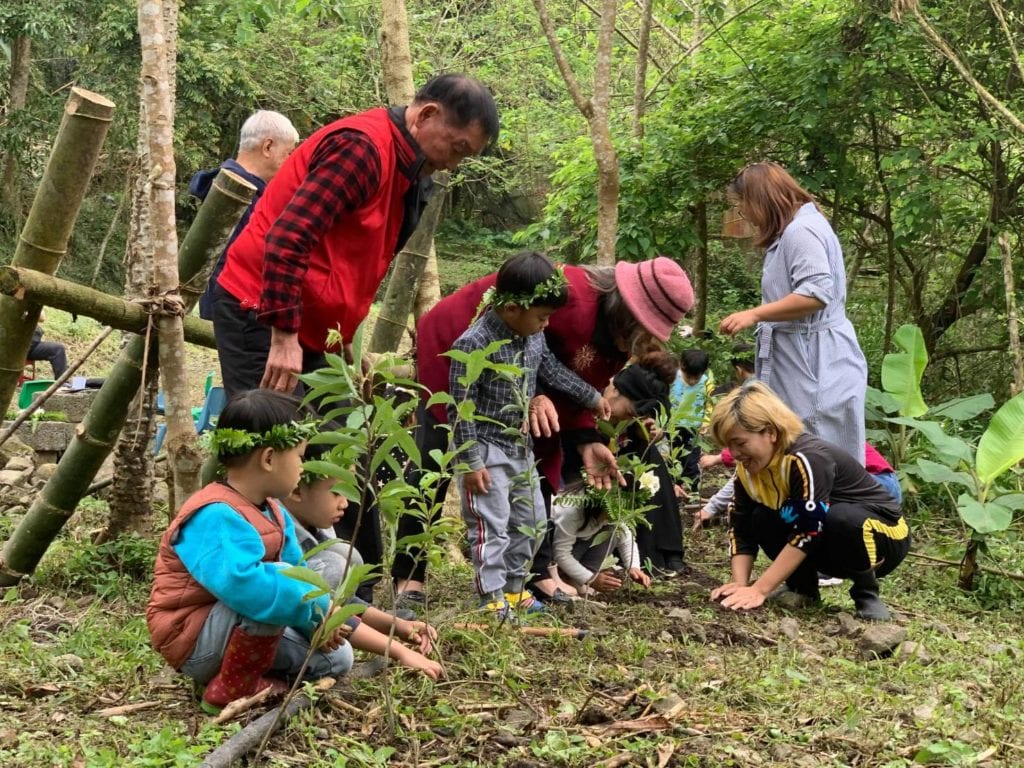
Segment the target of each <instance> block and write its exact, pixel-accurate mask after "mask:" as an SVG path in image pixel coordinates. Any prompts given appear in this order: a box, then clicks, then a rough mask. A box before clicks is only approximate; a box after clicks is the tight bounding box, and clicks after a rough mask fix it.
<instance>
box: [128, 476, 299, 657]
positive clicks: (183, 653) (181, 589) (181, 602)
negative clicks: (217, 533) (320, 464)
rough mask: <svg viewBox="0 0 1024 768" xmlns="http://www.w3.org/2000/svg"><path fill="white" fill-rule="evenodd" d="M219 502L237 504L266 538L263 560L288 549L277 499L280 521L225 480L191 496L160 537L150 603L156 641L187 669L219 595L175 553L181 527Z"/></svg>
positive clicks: (149, 615)
mask: <svg viewBox="0 0 1024 768" xmlns="http://www.w3.org/2000/svg"><path fill="white" fill-rule="evenodd" d="M217 502H224V503H225V504H228V505H229V506H231V508H232V509H234V510H235V511H236V512H238V514H240V515H241V516H242V517H244V518H245V520H246V522H247V523H249V525H251V526H252V527H253V528H255V529H256V531H257V532H258V533H259V535H260V538H261V539H263V548H264V550H265V552H264V554H263V562H265V563H269V562H276V561H278V560H280V559H281V551H282V550H283V549H284V525H285V521H284V515H283V514H282V512H281V508H280V507H279V506H278V504H277V502H276V501H274V500H272V499H267V504H268V505H269V506H270V509H271V511H272V512H273V514H274V520H269V519H267V517H266V516H265V515H264V514H263V512H262V511H261V510H260V509H259V508H258V507H257V506H256V505H255V504H253V503H252V502H251V501H249V500H248V499H247V498H245V497H244V496H242V495H241V494H240V493H238V492H237V491H235V490H234V489H232V488H230V487H228V486H226V485H224V484H223V483H210V484H209V485H208V486H206V487H205V488H203V489H202V490H201V491H199V493H196V494H193V495H192V496H191V497H189V500H188V501H186V502H185V505H184V506H183V507H182V508H181V511H180V512H178V514H177V516H176V517H175V518H174V520H172V521H171V524H170V525H169V526H168V527H167V530H166V531H164V535H163V536H162V537H161V539H160V549H159V550H158V552H157V556H156V568H155V569H154V573H153V591H152V592H151V593H150V596H149V604H148V605H147V606H146V625H147V626H148V627H149V637H150V642H151V643H152V644H153V648H155V649H156V650H157V652H159V653H160V654H161V655H162V656H163V657H164V658H165V659H167V662H168V663H169V664H170V665H171V666H172V667H174V668H175V669H181V665H182V664H184V663H185V662H186V661H188V657H189V656H191V655H192V649H193V648H194V647H195V644H196V639H197V638H198V637H199V632H200V630H201V629H202V628H203V624H204V623H205V622H206V617H207V616H209V615H210V611H211V610H212V609H213V606H214V605H216V603H217V598H216V597H214V596H213V595H211V594H210V593H209V592H207V591H206V589H205V588H204V587H203V585H202V584H200V583H199V582H198V581H196V580H195V579H193V578H192V574H190V573H189V572H188V570H187V569H186V568H185V564H184V563H182V562H181V558H179V557H178V553H177V552H175V551H174V547H173V544H174V542H175V540H176V539H177V537H178V531H179V530H180V529H181V526H182V525H184V524H185V522H186V521H187V520H188V519H189V518H190V517H192V515H193V514H194V513H195V512H196V511H197V510H199V509H200V508H201V507H205V506H206V505H207V504H215V503H217Z"/></svg>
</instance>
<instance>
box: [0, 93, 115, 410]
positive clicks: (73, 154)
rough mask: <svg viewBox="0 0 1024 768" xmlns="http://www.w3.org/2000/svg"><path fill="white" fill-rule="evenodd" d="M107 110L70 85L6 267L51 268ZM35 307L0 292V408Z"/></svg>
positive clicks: (14, 380)
mask: <svg viewBox="0 0 1024 768" xmlns="http://www.w3.org/2000/svg"><path fill="white" fill-rule="evenodd" d="M113 115H114V103H113V102H112V101H110V100H108V99H107V98H105V97H103V96H100V95H99V94H98V93H93V92H92V91H87V90H85V89H84V88H72V89H71V96H70V97H69V98H68V103H67V106H65V108H64V119H63V120H62V121H61V124H60V130H59V131H58V132H57V138H56V139H55V140H54V143H53V149H52V150H51V152H50V159H49V161H48V162H47V164H46V170H45V171H44V172H43V178H42V180H41V181H40V182H39V189H37V190H36V196H35V199H34V200H33V201H32V208H31V210H30V211H29V213H28V219H27V220H26V221H25V227H24V228H23V229H22V231H21V235H20V237H19V238H18V245H17V247H16V249H15V251H14V260H13V261H12V262H11V264H12V266H15V267H28V268H30V269H35V270H38V271H40V272H45V273H46V274H48V275H52V274H54V273H55V272H56V271H57V267H58V266H59V265H60V261H61V259H62V258H63V257H64V253H65V252H66V250H67V247H68V240H69V239H70V237H71V228H72V227H73V226H74V224H75V220H76V219H77V218H78V211H79V209H80V208H81V206H82V200H83V199H84V198H85V190H86V187H88V185H89V179H90V178H91V177H92V173H93V169H94V168H95V167H96V161H97V159H98V158H99V155H100V148H101V147H102V146H103V139H104V138H106V135H107V129H108V128H109V127H110V121H111V120H112V119H113ZM41 309H42V307H41V306H40V305H39V304H36V303H35V302H31V301H29V302H23V301H17V300H15V299H12V298H9V297H7V296H0V337H2V338H3V340H4V343H3V346H2V348H0V413H4V412H6V411H7V409H8V408H9V407H10V405H11V399H12V398H13V396H14V390H15V389H16V388H17V386H18V378H19V377H20V376H21V371H22V369H23V368H24V367H25V357H26V355H27V354H28V349H29V347H30V346H31V345H32V332H33V331H34V330H35V328H36V324H37V323H38V322H39V312H40V310H41Z"/></svg>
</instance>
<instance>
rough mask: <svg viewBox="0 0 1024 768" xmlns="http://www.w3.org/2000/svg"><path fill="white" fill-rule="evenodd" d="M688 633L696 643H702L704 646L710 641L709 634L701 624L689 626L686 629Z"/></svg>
mask: <svg viewBox="0 0 1024 768" xmlns="http://www.w3.org/2000/svg"><path fill="white" fill-rule="evenodd" d="M686 633H687V635H688V636H689V638H690V639H691V640H693V641H694V642H695V643H701V644H702V645H704V644H706V643H707V641H708V633H707V632H706V631H705V629H704V627H702V626H701V625H700V624H691V625H689V626H688V627H687V628H686Z"/></svg>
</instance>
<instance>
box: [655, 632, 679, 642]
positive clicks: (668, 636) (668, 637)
mask: <svg viewBox="0 0 1024 768" xmlns="http://www.w3.org/2000/svg"><path fill="white" fill-rule="evenodd" d="M658 640H660V641H661V642H663V643H673V642H675V638H674V637H672V633H671V632H668V631H666V630H664V629H663V630H662V631H661V633H660V634H659V635H658Z"/></svg>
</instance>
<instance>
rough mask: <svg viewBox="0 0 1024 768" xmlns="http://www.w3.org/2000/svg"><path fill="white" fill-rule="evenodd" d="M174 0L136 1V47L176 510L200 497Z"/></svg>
mask: <svg viewBox="0 0 1024 768" xmlns="http://www.w3.org/2000/svg"><path fill="white" fill-rule="evenodd" d="M177 18H178V2H177V0H139V37H140V38H141V43H142V101H143V102H145V104H146V134H145V135H146V138H147V141H148V145H149V159H150V164H151V165H150V173H149V178H150V180H151V183H150V195H149V204H150V209H149V212H150V222H149V223H150V232H151V235H152V238H153V277H154V280H155V283H156V296H157V297H158V298H159V299H160V300H161V302H162V303H163V306H164V309H165V313H163V314H161V315H160V316H159V323H158V328H159V336H160V346H159V351H160V376H161V380H162V381H163V391H164V402H165V403H166V414H165V418H166V420H167V438H166V441H165V443H166V445H167V460H168V464H169V466H170V471H171V474H172V476H173V478H174V500H173V504H172V508H171V509H170V510H169V511H170V513H171V514H173V513H174V512H176V511H177V509H176V507H177V506H178V505H180V504H182V503H184V501H185V500H186V499H187V498H188V497H189V496H191V495H192V494H193V493H195V492H196V491H198V490H199V469H200V467H201V466H202V454H201V452H200V451H199V445H198V442H197V436H196V428H195V424H194V423H193V421H192V407H191V405H190V404H189V399H188V375H187V368H186V367H185V333H184V328H183V327H182V317H183V315H184V301H183V299H182V297H181V293H180V291H179V289H178V264H177V261H178V260H177V252H178V234H177V230H176V229H175V222H174V176H175V165H174V97H173V88H174V87H173V83H174V77H175V73H174V69H173V64H172V62H173V60H174V55H175V50H176V47H177V40H178V34H177V32H178V29H177Z"/></svg>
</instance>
